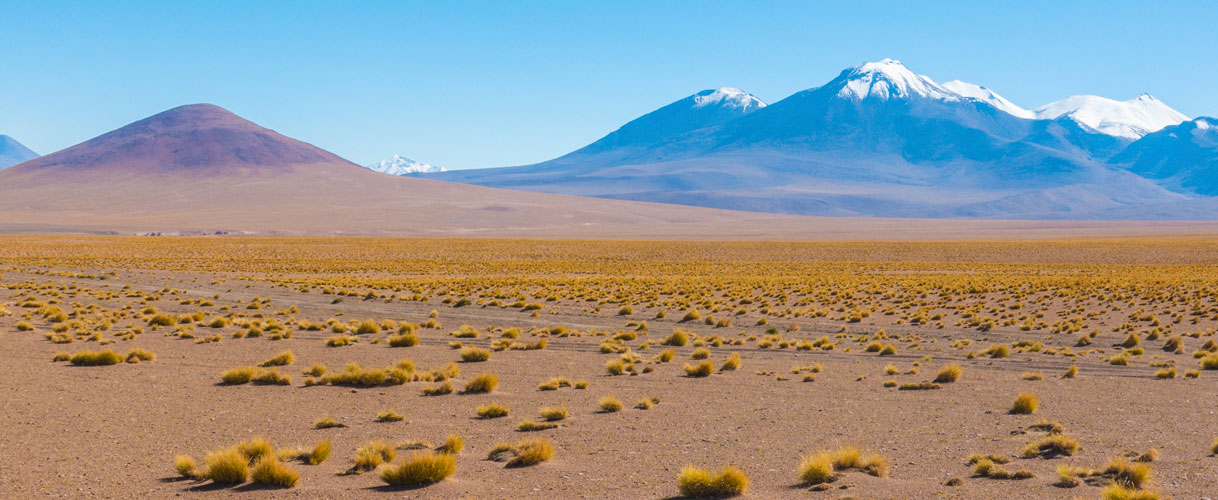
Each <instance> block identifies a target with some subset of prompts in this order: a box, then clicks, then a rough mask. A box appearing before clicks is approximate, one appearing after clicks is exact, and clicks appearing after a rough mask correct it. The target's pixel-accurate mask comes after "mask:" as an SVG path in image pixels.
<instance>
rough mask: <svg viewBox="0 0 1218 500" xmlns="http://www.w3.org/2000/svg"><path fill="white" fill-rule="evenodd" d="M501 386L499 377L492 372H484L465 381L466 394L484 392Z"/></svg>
mask: <svg viewBox="0 0 1218 500" xmlns="http://www.w3.org/2000/svg"><path fill="white" fill-rule="evenodd" d="M496 387H499V377H498V376H495V375H493V374H490V373H482V374H479V375H478V376H476V377H474V378H471V379H469V382H466V383H465V390H464V391H463V392H464V393H465V394H483V393H488V392H491V391H494V390H495V388H496Z"/></svg>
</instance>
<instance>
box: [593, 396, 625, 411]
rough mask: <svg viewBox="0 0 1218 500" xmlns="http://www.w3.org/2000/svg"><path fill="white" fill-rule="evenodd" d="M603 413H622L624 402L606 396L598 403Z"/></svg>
mask: <svg viewBox="0 0 1218 500" xmlns="http://www.w3.org/2000/svg"><path fill="white" fill-rule="evenodd" d="M597 406H598V407H600V409H601V411H602V412H604V413H615V412H619V411H622V402H621V401H619V400H618V399H617V398H615V397H613V396H605V397H603V398H601V400H600V402H599V403H597Z"/></svg>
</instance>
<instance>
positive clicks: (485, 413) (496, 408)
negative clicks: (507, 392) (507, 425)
mask: <svg viewBox="0 0 1218 500" xmlns="http://www.w3.org/2000/svg"><path fill="white" fill-rule="evenodd" d="M477 413H478V416H479V417H481V418H500V417H506V416H508V414H509V413H510V410H508V409H507V407H506V406H503V405H501V404H499V403H491V404H489V405H482V406H479V407H478V410H477Z"/></svg>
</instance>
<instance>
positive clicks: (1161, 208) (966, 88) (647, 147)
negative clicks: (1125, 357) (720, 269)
mask: <svg viewBox="0 0 1218 500" xmlns="http://www.w3.org/2000/svg"><path fill="white" fill-rule="evenodd" d="M1151 99H1153V98H1149V99H1140V100H1138V99H1136V100H1134V101H1132V102H1131V103H1116V101H1109V102H1111V103H1116V104H1118V105H1119V106H1112V105H1107V104H1105V105H1099V104H1103V103H1102V102H1100V103H1099V104H1097V101H1092V100H1083V101H1078V100H1075V101H1071V100H1069V99H1068V100H1067V101H1070V103H1072V104H1073V105H1071V104H1068V103H1066V104H1060V105H1050V106H1046V107H1042V108H1041V109H1039V110H1037V111H1030V110H1028V109H1025V108H1022V107H1020V106H1018V105H1016V104H1014V103H1013V102H1011V101H1009V100H1007V99H1005V98H1003V97H1002V96H1001V95H999V94H998V93H996V92H994V91H992V90H990V89H988V88H986V87H982V86H979V85H975V84H971V83H966V82H961V81H952V82H947V83H943V84H940V83H937V82H936V81H935V80H933V79H931V78H930V77H927V76H924V75H920V74H917V73H915V72H913V71H912V70H910V69H909V68H907V67H906V66H904V65H903V64H901V63H900V62H899V61H896V60H893V59H885V60H882V61H878V62H870V63H864V64H860V65H858V66H854V67H851V68H847V69H845V70H843V71H842V72H841V73H839V74H838V76H837V77H835V78H834V79H833V80H831V81H829V82H828V83H825V84H824V85H821V86H819V87H814V88H810V89H807V90H804V91H801V92H797V93H795V94H793V95H791V96H789V97H787V98H785V99H782V100H780V101H778V102H775V103H772V104H769V105H765V104H764V103H763V102H761V100H760V99H757V98H756V97H753V96H751V95H749V94H746V93H744V92H742V91H739V90H736V89H729V88H723V89H717V90H706V91H702V92H699V93H697V94H694V95H692V96H688V97H686V98H684V99H681V100H678V101H676V102H673V103H671V104H668V105H666V106H664V107H661V108H659V109H657V110H655V111H652V112H650V113H647V114H645V115H643V116H641V117H639V118H637V119H635V120H633V121H631V122H629V123H627V124H625V125H623V126H622V127H621V128H619V129H618V130H616V131H614V132H613V133H610V134H609V135H607V136H605V137H603V138H601V139H600V140H597V141H596V142H594V143H592V144H590V145H588V146H586V147H584V148H581V149H579V150H576V151H573V152H571V153H569V154H567V155H564V156H562V157H559V158H556V159H554V160H550V161H547V162H542V163H538V164H534V165H526V166H520V167H506V168H495V169H481V170H462V171H457V172H447V173H443V174H435V175H433V177H436V178H439V179H443V180H450V181H457V182H467V183H473V184H480V185H486V186H492V187H501V188H513V189H523V190H530V191H542V192H551V193H563V194H577V195H587V196H599V197H607V198H617V199H629V200H640V201H655V202H665V203H677V204H686V205H698V206H708V207H714V208H728V209H740V210H754V211H764V212H780V213H796V214H809V215H846V216H859V215H863V216H888V217H1002V218H1103V217H1106V216H1107V214H1120V216H1121V217H1123V218H1128V217H1134V218H1170V217H1173V216H1184V217H1197V216H1209V215H1205V214H1210V215H1212V216H1215V217H1218V202H1216V203H1214V204H1213V206H1212V207H1209V206H1197V205H1190V203H1191V201H1190V200H1192V196H1193V195H1192V194H1191V193H1188V192H1184V191H1181V190H1179V189H1173V188H1172V186H1171V185H1170V183H1167V182H1159V181H1156V180H1152V179H1148V178H1146V177H1144V176H1142V175H1139V174H1137V173H1136V172H1137V170H1135V169H1133V168H1128V169H1127V168H1125V167H1124V166H1120V165H1116V164H1113V163H1109V158H1112V157H1113V156H1114V155H1117V154H1118V153H1120V152H1121V151H1122V150H1124V149H1126V148H1127V147H1128V146H1129V145H1130V143H1131V142H1133V139H1134V138H1136V137H1131V136H1130V135H1129V134H1130V133H1132V132H1133V131H1134V130H1149V129H1150V128H1151V127H1154V126H1157V125H1158V124H1159V123H1162V122H1164V120H1168V119H1170V120H1175V119H1176V116H1175V115H1173V114H1172V113H1175V112H1174V111H1170V108H1167V107H1166V106H1164V105H1162V103H1159V102H1158V101H1152V100H1151ZM1063 103H1065V102H1064V101H1063ZM1055 104H1059V103H1055ZM1164 109H1166V110H1169V111H1170V112H1166V111H1163V110H1164ZM1176 114H1177V115H1178V113H1176ZM1180 116H1181V117H1182V116H1183V115H1180ZM1199 123H1200V122H1199ZM1206 123H1209V122H1206ZM1121 125H1124V126H1125V127H1124V128H1121ZM1200 126H1204V125H1200ZM1135 127H1136V129H1135ZM1114 132H1124V133H1125V135H1116V134H1114ZM1142 133H1144V132H1142ZM1139 137H1140V136H1139ZM1148 137H1149V136H1148ZM1214 177H1215V178H1218V176H1214ZM1216 200H1218V198H1216ZM1179 214H1183V215H1179Z"/></svg>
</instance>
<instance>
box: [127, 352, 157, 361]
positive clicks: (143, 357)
mask: <svg viewBox="0 0 1218 500" xmlns="http://www.w3.org/2000/svg"><path fill="white" fill-rule="evenodd" d="M154 359H156V354H153V353H152V352H151V351H146V350H144V349H132V350H131V352H128V353H127V362H128V363H139V362H142V361H152V360H154Z"/></svg>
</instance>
